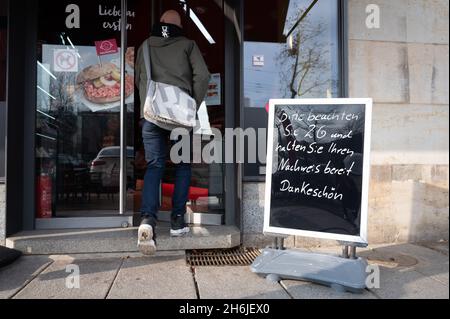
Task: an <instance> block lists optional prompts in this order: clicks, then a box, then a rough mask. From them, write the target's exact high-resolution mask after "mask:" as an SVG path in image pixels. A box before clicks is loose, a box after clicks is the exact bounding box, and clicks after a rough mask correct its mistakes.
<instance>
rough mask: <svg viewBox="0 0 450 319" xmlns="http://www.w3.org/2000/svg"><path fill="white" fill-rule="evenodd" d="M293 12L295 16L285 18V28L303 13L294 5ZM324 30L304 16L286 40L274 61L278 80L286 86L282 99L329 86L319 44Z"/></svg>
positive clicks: (325, 51)
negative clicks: (278, 76) (278, 70)
mask: <svg viewBox="0 0 450 319" xmlns="http://www.w3.org/2000/svg"><path fill="white" fill-rule="evenodd" d="M294 12H298V14H297V15H296V16H295V15H294V16H290V17H288V18H287V22H286V24H287V25H293V24H294V23H295V22H296V21H298V19H300V17H301V16H302V15H303V13H304V11H303V10H299V9H298V6H297V8H296V10H294ZM326 30H327V25H326V24H324V23H316V22H312V21H311V20H310V19H309V17H308V16H306V17H305V18H304V19H303V20H302V21H301V22H300V23H299V25H298V26H297V28H296V30H295V31H294V32H293V33H292V34H291V35H290V36H289V37H288V39H287V45H286V46H285V48H284V49H283V50H282V51H281V52H280V54H279V56H278V58H277V60H278V61H277V62H278V65H279V69H280V76H281V79H282V80H283V83H286V84H287V87H286V88H285V95H286V96H290V98H298V97H304V96H305V95H308V94H311V93H313V91H314V90H318V91H321V89H322V88H324V87H326V84H327V83H330V78H329V77H328V76H327V73H329V71H330V70H329V68H330V66H329V63H327V62H329V61H327V59H326V56H327V55H328V54H329V50H328V46H327V45H326V44H324V43H323V39H324V33H325V32H326ZM331 82H332V81H331Z"/></svg>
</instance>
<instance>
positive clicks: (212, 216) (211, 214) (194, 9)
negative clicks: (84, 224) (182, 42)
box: [127, 0, 226, 225]
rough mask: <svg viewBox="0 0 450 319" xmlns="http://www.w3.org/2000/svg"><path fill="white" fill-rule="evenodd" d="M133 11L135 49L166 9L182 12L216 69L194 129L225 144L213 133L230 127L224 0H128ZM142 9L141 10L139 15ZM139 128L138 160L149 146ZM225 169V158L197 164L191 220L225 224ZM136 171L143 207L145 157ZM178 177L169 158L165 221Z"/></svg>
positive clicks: (189, 211)
mask: <svg viewBox="0 0 450 319" xmlns="http://www.w3.org/2000/svg"><path fill="white" fill-rule="evenodd" d="M128 10H129V12H130V13H129V14H130V16H131V18H130V21H134V24H135V25H136V26H139V27H137V28H135V27H133V28H132V29H130V30H129V31H128V33H127V35H128V45H129V46H130V47H134V48H135V50H136V52H137V49H138V48H139V46H140V45H141V44H142V42H143V41H145V40H146V39H147V38H148V37H149V35H150V33H151V27H152V25H153V24H154V23H156V22H159V19H160V17H161V15H162V14H163V13H164V12H165V11H166V10H176V11H178V12H179V13H180V15H181V16H182V25H183V30H184V32H185V35H186V37H188V38H190V39H192V40H194V41H195V42H196V43H197V45H198V46H199V48H200V50H201V52H202V54H203V57H204V59H205V61H206V63H207V65H208V69H209V71H210V73H211V74H212V76H211V80H210V84H209V89H208V92H207V96H206V98H205V101H204V104H202V106H201V107H200V111H199V119H200V120H201V121H202V124H203V125H202V130H201V131H200V130H197V131H196V132H195V133H194V134H195V135H196V136H197V137H199V136H200V135H199V134H200V133H202V134H203V140H204V141H203V142H202V146H204V145H206V144H208V143H211V140H213V139H214V140H215V141H214V142H213V143H220V144H221V145H220V146H222V144H223V141H222V140H221V139H220V138H219V136H217V135H218V134H216V135H213V131H215V130H214V129H216V130H217V131H219V132H221V133H223V132H224V130H225V112H226V110H225V98H224V94H223V92H224V74H225V54H224V46H225V19H224V11H223V10H224V9H223V1H205V0H197V1H179V0H164V1H160V0H153V1H148V0H129V1H128ZM142 12H148V14H147V15H145V14H142ZM135 13H136V15H135ZM139 13H141V14H140V15H139ZM133 16H134V17H133ZM137 99H138V96H137V95H135V101H136V103H135V114H136V117H135V122H136V121H138V115H139V113H140V112H139V104H140V102H137ZM217 131H215V132H217ZM134 133H135V139H134V141H135V146H136V147H135V149H136V155H137V159H143V154H144V149H143V145H142V139H141V132H140V131H139V128H138V127H137V128H136V130H135V132H134ZM222 136H223V134H222ZM199 139H200V138H199ZM195 153H197V154H195ZM196 155H197V156H196ZM199 155H201V149H199V150H195V149H194V158H199ZM168 158H169V157H168ZM224 169H225V166H224V165H223V164H222V163H212V164H206V163H205V159H204V158H202V159H201V161H197V162H196V163H193V164H192V180H191V187H190V191H189V201H188V203H187V214H186V220H187V222H191V223H196V224H207V225H221V224H222V223H223V222H224V218H223V216H224V212H225V200H224V182H225V180H224ZM135 172H136V174H135V175H134V177H135V181H134V182H135V185H136V188H137V191H136V192H137V194H138V196H137V199H138V200H137V201H136V202H135V203H134V204H135V206H134V210H135V211H136V212H139V208H140V200H139V194H140V189H141V186H142V183H143V176H144V173H145V162H143V161H142V160H141V161H139V160H137V161H136V171H135ZM174 180H175V173H174V165H173V164H172V163H171V162H170V160H169V159H168V160H167V163H166V173H165V175H164V178H163V181H162V185H161V212H160V215H159V218H160V220H168V219H169V216H170V210H171V208H172V207H171V206H172V193H173V189H174Z"/></svg>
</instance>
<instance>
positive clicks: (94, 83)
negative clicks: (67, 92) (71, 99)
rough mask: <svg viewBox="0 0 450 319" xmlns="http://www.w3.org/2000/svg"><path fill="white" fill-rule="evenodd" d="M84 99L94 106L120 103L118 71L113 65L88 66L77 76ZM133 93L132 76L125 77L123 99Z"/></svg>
mask: <svg viewBox="0 0 450 319" xmlns="http://www.w3.org/2000/svg"><path fill="white" fill-rule="evenodd" d="M77 84H78V85H80V86H81V88H82V90H83V91H84V96H85V98H86V99H87V100H88V101H90V102H92V103H96V104H106V103H112V102H117V101H120V69H119V68H118V67H117V65H115V64H114V63H111V62H109V63H103V64H101V65H100V64H95V65H91V66H88V67H87V68H85V69H83V70H82V71H81V72H80V73H79V74H78V76H77ZM133 92H134V78H133V76H131V75H129V74H126V75H125V98H126V97H128V96H130V95H131V94H132V93H133Z"/></svg>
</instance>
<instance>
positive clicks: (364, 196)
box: [263, 98, 373, 244]
mask: <svg viewBox="0 0 450 319" xmlns="http://www.w3.org/2000/svg"><path fill="white" fill-rule="evenodd" d="M349 104H350V105H365V123H364V151H363V152H364V153H363V154H364V159H363V178H362V190H361V218H360V228H359V229H360V233H359V236H352V235H342V234H336V233H325V232H316V231H309V230H298V229H291V228H280V227H273V226H270V210H271V194H272V174H273V171H272V170H273V167H272V166H273V149H274V141H273V136H274V125H273V123H274V121H275V106H277V105H349ZM372 104H373V102H372V99H369V98H363V99H348V98H346V99H272V100H270V102H269V125H268V129H269V130H268V143H267V169H266V193H265V203H264V204H265V205H264V228H263V231H264V233H265V234H269V235H275V236H279V235H282V236H285V235H294V236H303V237H313V238H321V239H332V240H337V241H343V242H349V243H359V244H367V243H368V241H367V217H368V202H369V200H368V199H369V198H368V196H369V178H370V142H371V132H372Z"/></svg>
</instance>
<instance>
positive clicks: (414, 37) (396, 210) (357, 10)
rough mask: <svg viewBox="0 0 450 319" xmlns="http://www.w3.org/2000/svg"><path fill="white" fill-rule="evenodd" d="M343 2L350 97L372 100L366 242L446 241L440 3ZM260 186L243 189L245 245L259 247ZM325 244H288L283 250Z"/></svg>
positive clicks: (443, 6)
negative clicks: (372, 8) (373, 22)
mask: <svg viewBox="0 0 450 319" xmlns="http://www.w3.org/2000/svg"><path fill="white" fill-rule="evenodd" d="M371 3H374V1H372V0H349V1H348V8H349V11H348V19H349V24H348V26H349V33H348V37H349V40H348V50H349V57H348V60H349V83H348V85H349V95H350V97H371V98H373V99H374V107H373V130H372V157H371V165H372V170H371V182H370V193H369V198H370V201H369V223H368V228H369V234H368V235H369V242H370V243H384V242H418V241H434V240H440V239H445V240H448V228H449V220H448V216H449V215H448V214H449V213H448V206H449V201H448V194H449V153H448V152H449V101H448V100H449V97H448V95H449V90H448V87H449V62H448V61H449V45H448V44H449V41H448V38H449V36H448V34H449V31H448V24H449V17H448V12H449V11H448V10H449V2H448V1H447V0H431V1H430V0H396V1H388V0H377V1H376V3H377V4H378V6H379V7H380V10H381V12H380V17H381V20H380V23H381V25H380V29H368V28H367V27H366V18H367V13H366V7H367V5H369V4H371ZM263 200H264V184H257V183H247V184H245V185H244V222H243V224H244V232H245V235H244V243H245V244H247V245H258V246H264V245H266V244H267V243H268V242H270V240H268V239H267V238H265V237H264V236H262V234H261V233H262V220H263V217H262V216H263V207H264V202H263ZM328 243H331V242H325V241H319V240H312V239H302V238H289V240H288V246H290V245H295V246H305V245H306V246H308V245H319V244H321V245H323V244H328Z"/></svg>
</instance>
